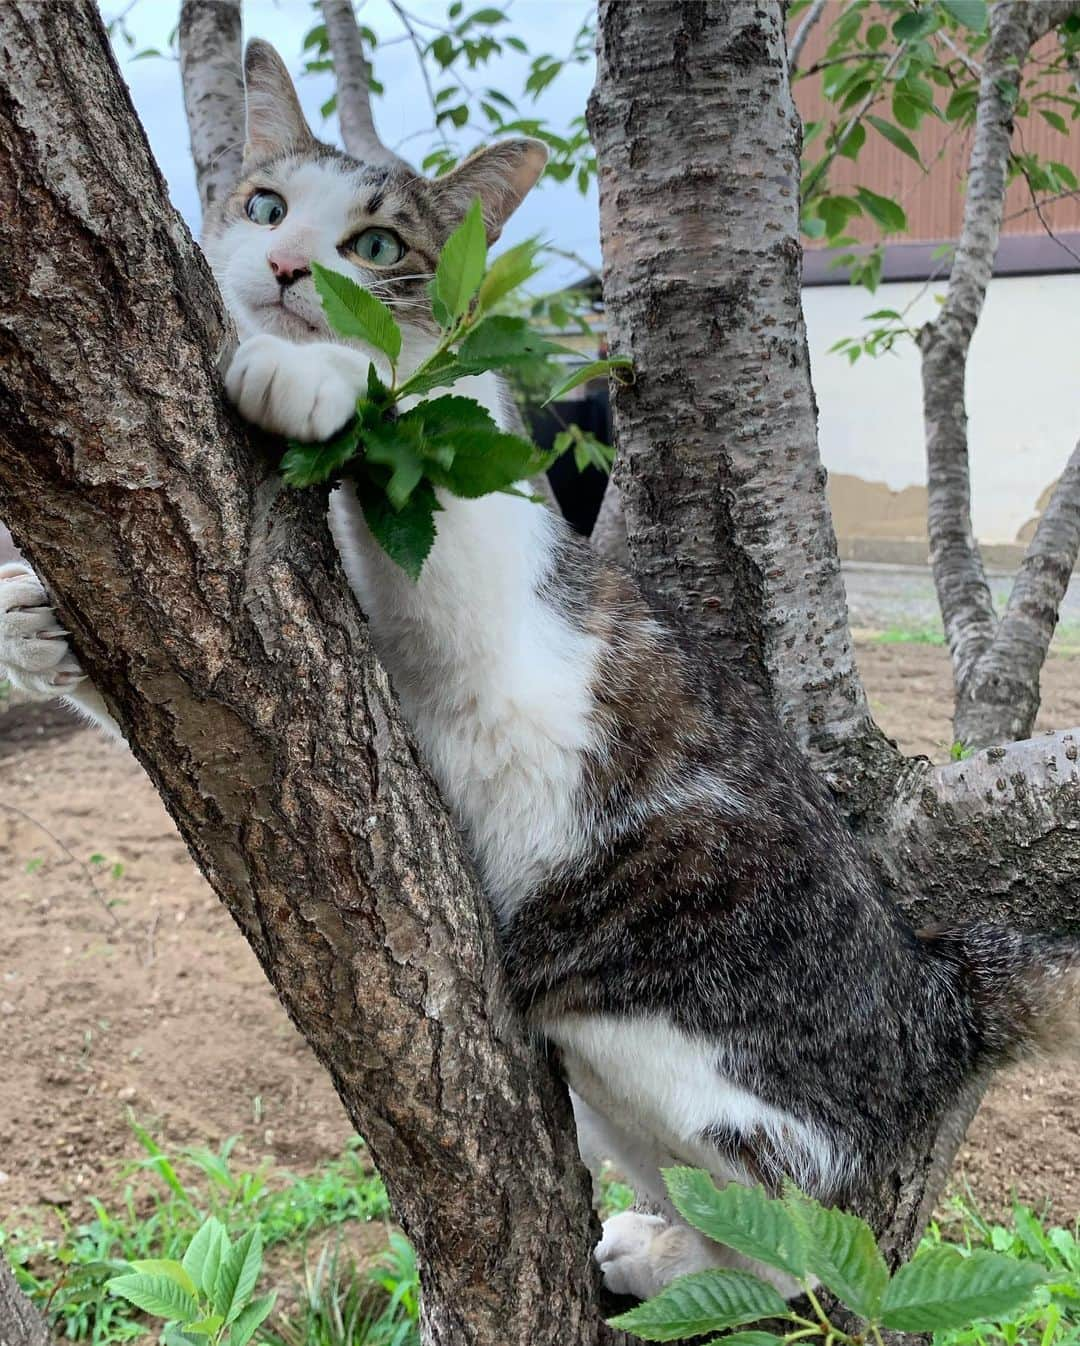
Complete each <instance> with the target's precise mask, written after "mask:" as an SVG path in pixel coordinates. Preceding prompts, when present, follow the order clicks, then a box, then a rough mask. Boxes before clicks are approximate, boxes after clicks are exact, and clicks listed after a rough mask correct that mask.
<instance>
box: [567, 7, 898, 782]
mask: <svg viewBox="0 0 1080 1346" xmlns="http://www.w3.org/2000/svg"><path fill="white" fill-rule="evenodd" d="M598 52H599V68H598V76H597V87H596V90H595V91H594V93H593V97H592V100H591V102H590V105H589V124H590V129H591V131H592V136H593V140H594V142H595V144H596V151H597V159H598V161H599V165H600V170H599V171H600V221H601V235H602V238H603V245H604V300H605V308H606V313H607V318H608V324H609V331H610V336H611V346H612V349H614V350H617V351H619V352H620V353H622V354H627V355H630V356H632V357H633V360H634V367H635V372H636V377H635V380H634V382H633V384H632V385H630V386H626V387H624V386H616V387H614V388H613V389H612V406H613V411H614V421H615V429H616V434H617V437H618V444H619V458H618V461H617V463H616V470H615V481H616V483H617V485H618V488H619V491H620V494H621V498H622V506H623V511H624V513H625V516H626V524H627V529H628V532H629V541H630V554H631V556H632V558H633V562H634V567H635V570H636V571H637V573H638V574H639V575H640V577H641V579H642V580H643V581H644V583H645V584H646V585H647V586H649V587H650V588H652V589H654V590H655V591H656V592H658V593H659V594H660V596H661V597H663V598H664V599H666V600H667V601H668V602H669V603H670V605H671V606H672V607H673V608H674V609H676V610H677V611H679V612H680V613H681V615H682V616H683V618H684V619H685V620H686V621H687V622H688V623H689V624H690V626H691V627H693V628H694V629H696V630H697V632H698V633H699V634H701V635H702V636H703V637H705V638H706V639H707V640H709V641H710V642H712V644H713V645H714V647H716V648H718V649H719V650H720V651H721V652H723V653H724V654H726V655H727V656H729V657H730V658H732V659H733V660H736V661H738V662H739V663H740V665H741V666H742V667H743V668H745V669H746V670H747V671H748V673H749V674H750V675H751V676H753V677H755V678H756V680H757V681H758V682H759V683H760V684H761V685H762V686H763V687H764V688H766V689H767V690H768V692H769V693H770V694H771V696H772V698H773V702H774V704H775V705H776V707H777V709H778V711H779V713H780V716H781V718H782V720H783V721H784V723H785V724H786V725H787V726H788V727H789V728H790V729H791V730H792V732H793V733H794V734H795V736H796V738H797V739H798V740H799V741H800V742H801V744H802V745H803V746H804V747H805V748H806V749H807V751H808V752H810V753H811V754H812V756H814V758H815V759H816V760H817V761H818V762H819V764H820V765H822V767H823V768H824V769H826V771H827V772H828V773H829V775H830V778H833V779H834V780H836V778H837V774H838V773H846V774H847V776H848V777H849V778H847V779H845V780H843V782H838V783H842V784H843V786H844V787H845V788H853V787H854V784H855V779H857V778H858V777H859V776H861V774H862V772H863V770H864V769H866V765H867V764H869V763H872V762H873V761H874V760H875V759H876V758H877V757H879V756H880V755H881V754H883V753H884V754H885V755H888V751H889V750H888V748H887V745H885V744H884V741H883V740H882V739H881V737H880V735H879V734H878V733H877V731H876V730H875V728H874V726H873V723H872V721H871V719H870V715H869V712H868V709H867V704H866V697H865V695H864V692H863V688H862V684H861V682H860V680H859V675H858V672H857V670H856V668H855V659H854V653H853V650H852V644H851V637H850V634H849V631H848V624H847V608H846V600H845V596H844V586H843V580H842V578H841V575H840V565H839V562H838V560H837V552H836V539H835V536H834V534H833V526H832V519H831V516H830V514H829V508H828V502H827V500H826V496H825V473H824V470H823V469H822V466H821V460H820V457H819V455H818V447H817V408H816V405H815V402H814V395H813V389H812V388H811V385H810V366H809V356H808V353H807V347H806V334H805V328H804V325H803V317H802V307H801V301H800V285H801V280H802V253H801V249H800V247H799V242H798V213H799V147H800V130H799V121H798V116H797V114H796V112H795V107H794V104H793V103H792V100H791V94H790V91H789V88H788V82H787V54H786V47H785V38H784V27H783V7H782V5H781V4H780V3H779V0H768V2H767V3H764V4H761V5H753V4H746V3H739V4H730V3H726V2H724V0H715V2H710V3H696V2H691V3H682V2H681V0H601V5H600V30H599V39H598ZM856 746H857V747H858V748H859V752H857V753H856V752H853V751H852V749H853V747H856ZM853 770H854V772H855V779H852V778H850V774H851V772H852V771H853Z"/></svg>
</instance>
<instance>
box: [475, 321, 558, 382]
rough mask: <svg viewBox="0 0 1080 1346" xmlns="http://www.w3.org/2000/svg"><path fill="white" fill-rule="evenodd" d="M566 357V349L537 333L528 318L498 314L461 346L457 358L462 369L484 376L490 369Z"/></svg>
mask: <svg viewBox="0 0 1080 1346" xmlns="http://www.w3.org/2000/svg"><path fill="white" fill-rule="evenodd" d="M566 353H567V348H566V347H564V346H558V345H556V344H555V343H554V342H551V341H548V340H547V338H546V337H542V336H541V335H540V333H539V332H534V331H533V330H532V328H531V327H530V326H529V324H528V323H527V322H526V321H525V319H524V318H510V317H507V316H506V315H505V314H502V313H496V314H495V315H494V316H492V317H490V318H485V319H484V320H483V322H480V323H477V325H476V326H475V327H474V328H473V330H472V331H471V332H470V333H469V335H468V336H467V337H466V338H465V340H464V341H463V342H462V343H461V346H460V348H459V349H458V353H457V358H458V360H459V362H460V363H461V364H462V365H464V366H467V367H468V368H470V369H471V370H472V371H473V372H474V373H477V374H480V373H483V372H484V371H485V370H488V369H504V368H506V367H507V366H508V365H518V364H521V363H523V362H526V361H529V360H538V359H541V358H543V357H545V356H548V355H562V354H566ZM571 353H572V352H571Z"/></svg>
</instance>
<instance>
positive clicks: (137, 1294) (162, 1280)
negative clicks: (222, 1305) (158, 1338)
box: [106, 1272, 202, 1323]
mask: <svg viewBox="0 0 1080 1346" xmlns="http://www.w3.org/2000/svg"><path fill="white" fill-rule="evenodd" d="M106 1285H107V1287H108V1289H109V1290H110V1291H111V1292H112V1293H113V1294H114V1295H120V1296H122V1298H124V1299H126V1300H128V1301H129V1302H130V1303H132V1304H134V1305H135V1307H136V1308H137V1309H142V1311H143V1312H144V1313H150V1314H153V1316H154V1317H155V1318H164V1319H165V1320H166V1321H167V1322H172V1323H191V1322H195V1321H196V1320H197V1319H199V1318H201V1317H202V1311H201V1310H200V1308H199V1304H198V1301H197V1300H196V1298H195V1296H194V1295H190V1294H188V1292H187V1291H186V1290H184V1289H183V1288H182V1287H181V1286H179V1285H177V1283H176V1282H175V1281H174V1280H170V1278H169V1277H168V1276H144V1275H141V1274H139V1273H138V1272H134V1273H133V1274H131V1275H129V1276H114V1277H113V1278H112V1280H110V1281H107V1282H106Z"/></svg>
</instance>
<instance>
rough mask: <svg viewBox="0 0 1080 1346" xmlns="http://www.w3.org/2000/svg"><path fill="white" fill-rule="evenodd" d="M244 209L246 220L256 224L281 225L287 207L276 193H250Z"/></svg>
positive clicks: (283, 199)
mask: <svg viewBox="0 0 1080 1346" xmlns="http://www.w3.org/2000/svg"><path fill="white" fill-rule="evenodd" d="M244 209H245V210H246V211H247V217H248V219H249V220H254V221H255V223H256V224H268V225H274V224H280V223H281V221H282V220H283V219H284V218H285V212H286V211H287V210H288V209H289V207H288V206H287V205H286V204H285V198H284V197H283V196H278V194H277V192H252V193H251V195H250V196H249V197H248V199H247V205H246V206H245V207H244Z"/></svg>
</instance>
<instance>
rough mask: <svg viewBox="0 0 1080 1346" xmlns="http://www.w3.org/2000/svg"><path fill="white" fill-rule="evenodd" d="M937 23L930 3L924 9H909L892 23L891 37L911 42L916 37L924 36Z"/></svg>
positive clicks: (898, 40)
mask: <svg viewBox="0 0 1080 1346" xmlns="http://www.w3.org/2000/svg"><path fill="white" fill-rule="evenodd" d="M937 25H938V16H937V14H935V13H934V9H933V6H932V5H927V7H926V8H925V9H919V10H911V11H909V12H908V13H907V14H904V15H902V16H901V17H900V18H899V19H897V20H896V22H895V23H894V24H893V29H892V31H893V37H895V38H896V40H897V42H913V41H914V40H915V39H916V38H920V37H924V36H925V35H926V34H927V33H929V32H931V31H932V30H933V29H934V28H936V27H937Z"/></svg>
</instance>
